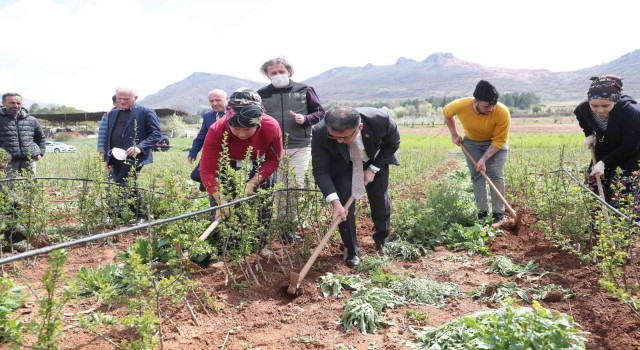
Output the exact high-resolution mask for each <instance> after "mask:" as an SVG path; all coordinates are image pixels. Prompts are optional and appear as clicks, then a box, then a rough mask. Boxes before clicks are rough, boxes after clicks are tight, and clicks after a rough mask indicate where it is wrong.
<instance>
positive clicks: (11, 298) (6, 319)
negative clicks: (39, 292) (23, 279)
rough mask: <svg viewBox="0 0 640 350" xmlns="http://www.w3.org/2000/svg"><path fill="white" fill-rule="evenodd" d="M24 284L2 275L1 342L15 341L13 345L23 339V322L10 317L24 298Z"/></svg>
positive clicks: (0, 299)
mask: <svg viewBox="0 0 640 350" xmlns="http://www.w3.org/2000/svg"><path fill="white" fill-rule="evenodd" d="M24 288H25V287H24V286H16V285H15V284H14V283H13V281H12V280H11V278H10V277H9V276H7V275H3V276H2V277H0V343H6V342H9V341H12V340H13V341H14V343H13V345H14V346H15V345H16V344H17V343H20V342H21V341H22V326H23V324H22V322H21V321H20V320H19V319H18V318H12V317H10V315H11V313H13V311H15V310H16V309H18V308H19V307H20V305H22V302H23V300H24V294H23V293H22V291H23V290H24Z"/></svg>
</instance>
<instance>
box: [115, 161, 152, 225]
mask: <svg viewBox="0 0 640 350" xmlns="http://www.w3.org/2000/svg"><path fill="white" fill-rule="evenodd" d="M109 165H111V166H112V167H113V168H112V172H111V174H110V175H111V177H112V178H113V181H114V182H115V183H118V184H121V185H123V190H124V191H123V193H124V199H125V200H128V199H129V198H131V197H132V196H133V197H135V198H136V201H135V203H129V209H131V211H133V212H134V213H135V215H136V217H138V218H141V217H145V215H143V208H144V200H143V199H142V195H141V194H140V191H139V190H138V188H137V187H138V172H140V171H141V170H142V167H143V165H142V164H139V163H134V161H133V160H132V159H127V160H124V161H122V160H118V159H115V158H114V157H113V156H112V157H110V158H109ZM130 177H133V183H131V180H128V179H129V178H130ZM127 182H129V184H127ZM126 186H131V190H130V191H128V190H126ZM112 210H117V209H116V208H112Z"/></svg>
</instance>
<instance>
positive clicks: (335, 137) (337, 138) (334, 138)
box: [327, 128, 358, 140]
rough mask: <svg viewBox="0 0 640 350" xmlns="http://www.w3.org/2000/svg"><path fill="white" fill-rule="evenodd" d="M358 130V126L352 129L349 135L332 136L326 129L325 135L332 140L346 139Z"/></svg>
mask: <svg viewBox="0 0 640 350" xmlns="http://www.w3.org/2000/svg"><path fill="white" fill-rule="evenodd" d="M357 132H358V128H355V129H353V132H352V133H351V135H349V136H333V135H331V134H329V130H327V137H328V138H330V139H332V140H348V139H350V138H352V137H353V135H355V134H356V133H357Z"/></svg>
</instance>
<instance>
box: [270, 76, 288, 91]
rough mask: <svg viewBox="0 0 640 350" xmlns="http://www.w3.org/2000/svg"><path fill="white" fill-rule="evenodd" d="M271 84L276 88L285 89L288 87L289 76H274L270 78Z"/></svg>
mask: <svg viewBox="0 0 640 350" xmlns="http://www.w3.org/2000/svg"><path fill="white" fill-rule="evenodd" d="M270 79H271V84H273V86H275V87H277V88H281V87H285V86H287V85H289V75H288V74H278V75H274V76H272V77H271V78H270Z"/></svg>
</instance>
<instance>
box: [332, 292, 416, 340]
mask: <svg viewBox="0 0 640 350" xmlns="http://www.w3.org/2000/svg"><path fill="white" fill-rule="evenodd" d="M401 305H404V302H403V301H402V300H401V299H400V298H398V296H397V295H394V294H393V293H392V292H391V291H390V290H388V289H381V288H369V289H361V290H359V291H357V292H356V293H355V295H354V296H353V298H351V299H349V300H348V301H347V303H346V304H345V306H344V310H343V312H342V317H341V318H340V324H341V325H342V327H344V330H345V331H346V332H348V331H349V330H350V329H351V327H353V326H355V327H357V328H358V330H359V331H360V333H362V334H367V333H375V332H376V331H377V330H378V329H379V328H380V327H385V326H388V325H390V324H391V323H390V322H389V321H386V320H385V319H384V318H383V317H382V316H381V313H382V311H383V310H384V309H386V308H393V307H396V306H401Z"/></svg>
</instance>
